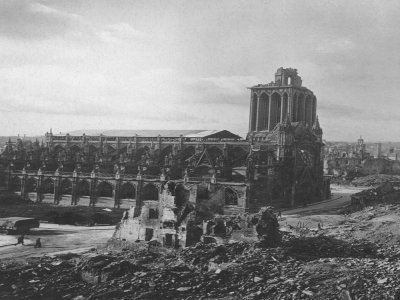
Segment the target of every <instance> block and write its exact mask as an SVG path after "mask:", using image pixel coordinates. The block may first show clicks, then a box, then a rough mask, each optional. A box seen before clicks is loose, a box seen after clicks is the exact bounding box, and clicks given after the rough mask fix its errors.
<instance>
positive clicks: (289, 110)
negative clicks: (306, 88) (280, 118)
mask: <svg viewBox="0 0 400 300" xmlns="http://www.w3.org/2000/svg"><path fill="white" fill-rule="evenodd" d="M287 114H288V115H289V121H290V122H293V93H289V95H288V106H287Z"/></svg>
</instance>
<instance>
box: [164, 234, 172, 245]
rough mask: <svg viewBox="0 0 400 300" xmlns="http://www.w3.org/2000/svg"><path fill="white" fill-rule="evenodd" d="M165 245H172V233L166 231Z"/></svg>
mask: <svg viewBox="0 0 400 300" xmlns="http://www.w3.org/2000/svg"><path fill="white" fill-rule="evenodd" d="M165 246H168V247H172V246H173V239H172V234H170V233H167V234H166V235H165Z"/></svg>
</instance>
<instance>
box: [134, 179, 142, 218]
mask: <svg viewBox="0 0 400 300" xmlns="http://www.w3.org/2000/svg"><path fill="white" fill-rule="evenodd" d="M136 180H137V185H136V205H135V211H134V214H133V217H139V216H140V214H141V213H142V205H143V204H142V199H143V197H142V189H143V180H142V176H141V175H139V174H138V176H137V177H136Z"/></svg>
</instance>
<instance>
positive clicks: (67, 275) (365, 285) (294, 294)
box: [0, 236, 400, 300]
mask: <svg viewBox="0 0 400 300" xmlns="http://www.w3.org/2000/svg"><path fill="white" fill-rule="evenodd" d="M107 251H108V252H107ZM107 251H106V250H104V252H96V251H94V252H89V253H86V254H84V255H82V256H77V255H70V256H66V255H64V256H57V257H54V258H50V257H42V258H35V259H31V260H30V261H28V262H27V263H26V264H23V265H17V264H15V263H13V262H2V263H1V264H0V298H2V299H33V298H35V299H81V300H82V299H201V298H203V299H204V298H211V299H221V298H224V297H225V298H227V299H311V298H318V299H337V298H336V297H337V295H339V294H340V295H344V296H343V297H344V298H342V299H383V298H387V299H390V298H391V299H393V297H394V296H395V295H396V293H397V290H396V288H397V287H398V286H400V272H399V270H400V263H398V262H397V260H394V259H393V257H395V252H396V251H397V253H398V255H400V248H397V250H395V248H394V249H392V250H391V257H392V259H389V258H385V253H380V254H379V255H378V252H377V248H376V247H375V246H374V245H371V244H370V243H367V242H365V241H353V242H352V243H350V242H348V243H347V242H344V241H338V240H335V239H332V238H327V237H325V236H319V237H318V236H317V237H313V238H294V237H292V238H291V239H289V240H287V241H286V240H285V241H283V242H282V244H281V246H280V247H277V248H267V247H264V245H263V243H262V242H257V243H248V242H237V243H232V244H226V245H215V244H203V243H198V244H196V245H195V246H193V247H188V248H185V249H182V250H180V251H176V252H169V253H166V254H160V253H152V252H149V251H147V250H143V249H142V250H138V251H119V252H112V251H109V250H107ZM362 296H363V297H364V298H362ZM346 297H347V298H346ZM382 297H383V298H382Z"/></svg>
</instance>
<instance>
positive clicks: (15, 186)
mask: <svg viewBox="0 0 400 300" xmlns="http://www.w3.org/2000/svg"><path fill="white" fill-rule="evenodd" d="M9 187H10V190H11V191H12V192H19V191H21V178H19V177H18V176H13V177H11V179H10V183H9Z"/></svg>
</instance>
